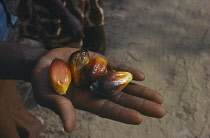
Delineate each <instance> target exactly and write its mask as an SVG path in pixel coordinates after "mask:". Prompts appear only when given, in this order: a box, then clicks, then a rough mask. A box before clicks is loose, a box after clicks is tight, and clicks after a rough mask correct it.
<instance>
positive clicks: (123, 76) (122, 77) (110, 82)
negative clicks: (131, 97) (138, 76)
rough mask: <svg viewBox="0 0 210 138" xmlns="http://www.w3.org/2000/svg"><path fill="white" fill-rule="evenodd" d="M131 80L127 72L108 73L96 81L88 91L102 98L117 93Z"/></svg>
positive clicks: (130, 75)
mask: <svg viewBox="0 0 210 138" xmlns="http://www.w3.org/2000/svg"><path fill="white" fill-rule="evenodd" d="M132 79H133V77H132V74H131V73H129V72H109V73H107V74H105V75H104V76H102V77H100V78H99V79H97V80H96V81H95V82H93V83H92V84H91V86H90V89H91V90H92V91H93V92H94V93H96V94H98V95H100V96H103V97H107V96H111V95H114V94H117V93H119V92H120V91H121V90H122V89H124V88H125V87H126V86H127V84H128V83H129V82H130V81H131V80H132Z"/></svg>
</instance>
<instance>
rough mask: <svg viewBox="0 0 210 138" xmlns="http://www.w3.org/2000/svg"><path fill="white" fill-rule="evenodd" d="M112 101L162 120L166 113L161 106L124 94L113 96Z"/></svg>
mask: <svg viewBox="0 0 210 138" xmlns="http://www.w3.org/2000/svg"><path fill="white" fill-rule="evenodd" d="M110 100H111V101H113V102H115V103H117V104H120V105H122V106H125V107H127V108H131V109H134V110H136V111H138V112H140V113H142V114H143V115H146V116H150V117H156V118H161V117H163V116H164V115H165V113H166V111H165V109H164V108H163V107H162V106H161V105H160V104H157V103H155V102H152V101H149V100H146V99H143V98H139V97H136V96H132V95H129V94H126V93H124V92H120V93H118V94H117V95H113V96H112V97H111V98H110Z"/></svg>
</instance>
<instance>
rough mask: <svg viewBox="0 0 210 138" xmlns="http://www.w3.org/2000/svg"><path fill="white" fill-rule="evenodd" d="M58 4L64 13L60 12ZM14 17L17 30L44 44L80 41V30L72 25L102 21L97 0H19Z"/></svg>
mask: <svg viewBox="0 0 210 138" xmlns="http://www.w3.org/2000/svg"><path fill="white" fill-rule="evenodd" d="M62 6H63V7H64V8H65V10H66V11H67V12H68V13H67V14H66V13H65V11H64V13H62V12H61V10H60V9H61V8H62ZM18 17H19V19H20V21H21V24H20V29H19V30H20V34H21V35H22V36H24V37H28V38H31V39H35V40H38V41H41V42H42V43H43V44H44V45H45V46H46V47H48V48H56V47H62V46H66V45H68V44H71V43H75V42H81V39H82V34H77V33H76V34H75V32H74V31H72V30H74V29H75V28H76V29H77V30H79V29H80V28H79V27H81V29H80V30H82V29H83V28H89V27H94V26H102V25H103V24H104V15H103V9H102V2H101V0H20V3H19V6H18ZM69 20H72V22H71V21H70V23H69ZM71 27H72V28H71ZM77 27H78V28H77ZM81 32H82V31H81ZM80 44H81V43H80Z"/></svg>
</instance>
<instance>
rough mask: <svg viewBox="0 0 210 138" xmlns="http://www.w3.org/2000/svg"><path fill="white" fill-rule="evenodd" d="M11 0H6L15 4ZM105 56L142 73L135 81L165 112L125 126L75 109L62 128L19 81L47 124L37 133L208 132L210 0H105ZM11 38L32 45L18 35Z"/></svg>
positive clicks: (94, 136)
mask: <svg viewBox="0 0 210 138" xmlns="http://www.w3.org/2000/svg"><path fill="white" fill-rule="evenodd" d="M11 1H12V0H8V3H9V4H10V5H9V6H10V7H13V6H15V5H13V4H12V3H11ZM103 3H104V14H105V32H106V37H107V38H106V39H107V40H106V53H105V55H106V56H107V57H108V58H110V59H112V60H117V61H119V62H121V63H124V64H127V65H129V66H133V67H134V68H137V69H139V70H141V71H142V72H144V73H145V76H146V79H145V81H143V82H137V83H138V84H140V85H144V86H147V87H149V88H151V89H154V90H156V91H158V92H160V93H161V94H162V95H163V97H164V99H165V100H164V103H163V106H164V107H165V108H166V109H167V115H166V116H165V117H164V118H162V119H154V118H149V117H144V121H143V122H142V124H141V125H138V126H134V125H126V124H122V123H119V122H115V121H111V120H108V119H102V118H100V117H98V116H96V115H93V114H91V113H88V112H84V111H80V110H77V126H76V129H75V131H73V132H72V133H66V132H64V130H63V128H62V124H61V121H60V119H59V117H58V116H57V115H55V114H54V113H53V112H52V111H50V110H48V109H46V108H43V107H40V106H39V105H37V104H36V102H35V101H34V99H33V94H32V90H31V85H30V83H26V82H22V81H19V82H18V84H17V85H18V88H19V89H20V91H21V94H22V95H23V100H24V102H25V106H26V107H27V109H28V110H29V111H30V112H31V113H32V114H34V115H36V117H37V118H38V119H39V120H40V121H41V122H42V123H43V124H44V125H45V129H44V130H43V133H42V134H41V136H40V137H41V138H58V137H59V138H66V137H72V138H117V137H120V138H139V137H142V138H157V137H161V138H188V137H189V138H207V137H210V131H209V130H210V106H209V105H210V1H209V0H202V1H200V0H184V1H183V0H173V1H172V0H171V1H169V0H114V1H113V0H105V1H104V2H103ZM17 31H18V30H17V28H13V29H12V32H11V34H10V41H16V42H20V43H23V44H28V45H31V46H40V44H39V43H38V42H35V41H31V40H28V39H23V38H21V37H19V35H18V32H17Z"/></svg>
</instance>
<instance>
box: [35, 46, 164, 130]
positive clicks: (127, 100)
mask: <svg viewBox="0 0 210 138" xmlns="http://www.w3.org/2000/svg"><path fill="white" fill-rule="evenodd" d="M76 50H78V49H73V48H59V49H54V50H51V51H50V52H49V53H47V54H46V55H45V56H43V57H42V58H41V59H40V60H39V62H38V63H37V65H36V67H35V68H34V71H33V73H32V86H33V90H34V98H35V100H36V101H37V103H39V104H40V105H42V106H44V107H47V108H49V109H51V110H53V111H54V112H55V113H56V114H58V115H59V116H60V118H61V120H62V122H63V125H64V129H65V131H67V132H70V131H72V130H73V129H74V127H75V124H76V115H75V109H74V108H77V109H81V110H85V111H88V112H91V113H94V114H96V115H99V116H100V117H104V118H109V119H112V120H116V121H120V122H123V123H127V124H135V125H137V124H140V123H141V122H142V120H143V116H142V115H146V116H150V117H156V118H161V117H163V116H164V115H165V113H166V111H165V109H164V108H163V107H162V106H161V105H160V104H161V103H162V102H163V98H162V96H161V95H160V94H159V93H158V92H156V91H153V90H151V89H149V88H146V87H144V86H140V85H137V84H134V83H130V84H129V85H128V86H127V87H126V88H125V89H124V90H123V92H120V93H118V94H117V95H113V96H111V97H110V98H108V99H103V98H99V97H96V96H94V95H93V94H92V93H91V92H89V91H88V90H81V89H80V88H78V87H75V86H74V85H71V86H70V87H69V89H68V92H67V94H66V96H65V97H64V96H60V95H57V94H56V93H55V92H54V91H53V90H52V88H51V86H50V83H49V78H48V70H49V65H50V64H51V62H52V60H53V59H54V58H60V59H62V60H64V61H65V62H67V61H68V58H69V56H70V55H71V54H72V53H73V52H74V51H76ZM89 55H90V58H91V59H93V58H96V57H103V56H102V55H99V54H97V53H93V52H89ZM103 58H105V57H103ZM105 59H106V60H108V59H107V58H105ZM109 62H110V63H111V64H112V65H113V68H114V69H116V70H124V71H129V72H130V73H132V74H133V78H134V79H135V80H138V81H141V80H144V75H143V73H141V72H140V71H138V70H136V69H133V68H131V67H128V66H125V65H122V64H119V63H117V62H113V61H109Z"/></svg>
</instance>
